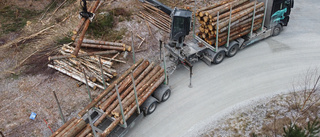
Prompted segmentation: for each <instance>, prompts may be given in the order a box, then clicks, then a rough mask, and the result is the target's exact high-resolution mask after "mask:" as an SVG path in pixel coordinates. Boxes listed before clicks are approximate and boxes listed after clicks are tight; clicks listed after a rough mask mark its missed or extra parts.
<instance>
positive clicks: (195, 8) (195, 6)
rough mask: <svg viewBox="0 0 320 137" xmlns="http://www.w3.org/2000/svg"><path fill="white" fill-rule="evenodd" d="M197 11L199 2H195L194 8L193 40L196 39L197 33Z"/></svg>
mask: <svg viewBox="0 0 320 137" xmlns="http://www.w3.org/2000/svg"><path fill="white" fill-rule="evenodd" d="M196 10H197V0H195V1H194V7H193V12H194V13H193V27H192V28H193V38H194V39H196V37H195V36H196V31H195V27H196Z"/></svg>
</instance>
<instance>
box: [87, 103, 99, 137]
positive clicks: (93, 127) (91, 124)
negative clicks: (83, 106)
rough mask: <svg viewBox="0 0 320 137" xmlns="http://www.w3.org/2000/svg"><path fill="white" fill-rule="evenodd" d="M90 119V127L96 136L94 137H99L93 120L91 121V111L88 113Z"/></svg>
mask: <svg viewBox="0 0 320 137" xmlns="http://www.w3.org/2000/svg"><path fill="white" fill-rule="evenodd" d="M87 114H88V119H89V125H90V126H91V129H92V132H93V135H94V137H97V133H96V130H95V129H96V128H95V126H93V123H92V119H91V116H90V114H91V109H90V110H89V111H88V113H87Z"/></svg>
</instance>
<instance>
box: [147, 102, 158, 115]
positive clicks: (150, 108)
mask: <svg viewBox="0 0 320 137" xmlns="http://www.w3.org/2000/svg"><path fill="white" fill-rule="evenodd" d="M156 108H157V102H153V103H151V104H150V105H149V107H148V110H147V113H146V114H147V115H150V114H152V113H153V112H154V111H155V110H156Z"/></svg>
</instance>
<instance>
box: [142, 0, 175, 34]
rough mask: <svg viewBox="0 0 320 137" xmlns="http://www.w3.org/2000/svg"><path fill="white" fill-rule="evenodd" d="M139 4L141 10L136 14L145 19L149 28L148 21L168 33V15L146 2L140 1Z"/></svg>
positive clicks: (169, 25) (169, 23) (169, 22)
mask: <svg viewBox="0 0 320 137" xmlns="http://www.w3.org/2000/svg"><path fill="white" fill-rule="evenodd" d="M141 6H142V7H143V10H141V11H139V13H138V14H137V16H138V17H140V18H142V19H143V20H145V21H147V25H148V27H149V28H150V26H149V23H148V22H150V23H151V24H152V25H154V26H156V27H157V28H159V29H161V30H163V31H165V32H167V33H170V30H171V28H170V27H171V22H172V21H171V18H170V16H169V15H167V14H166V13H164V12H163V11H161V10H159V9H158V8H156V7H154V6H152V5H151V4H150V3H148V2H144V3H141ZM149 30H150V29H149Z"/></svg>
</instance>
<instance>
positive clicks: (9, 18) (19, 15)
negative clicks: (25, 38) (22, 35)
mask: <svg viewBox="0 0 320 137" xmlns="http://www.w3.org/2000/svg"><path fill="white" fill-rule="evenodd" d="M37 15H39V12H37V11H34V10H28V9H22V8H18V7H14V6H6V7H4V8H2V9H0V24H1V29H0V36H1V35H3V34H7V33H10V32H15V31H19V30H21V29H22V28H23V27H24V26H25V25H26V24H27V20H30V18H32V17H35V16H37Z"/></svg>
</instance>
